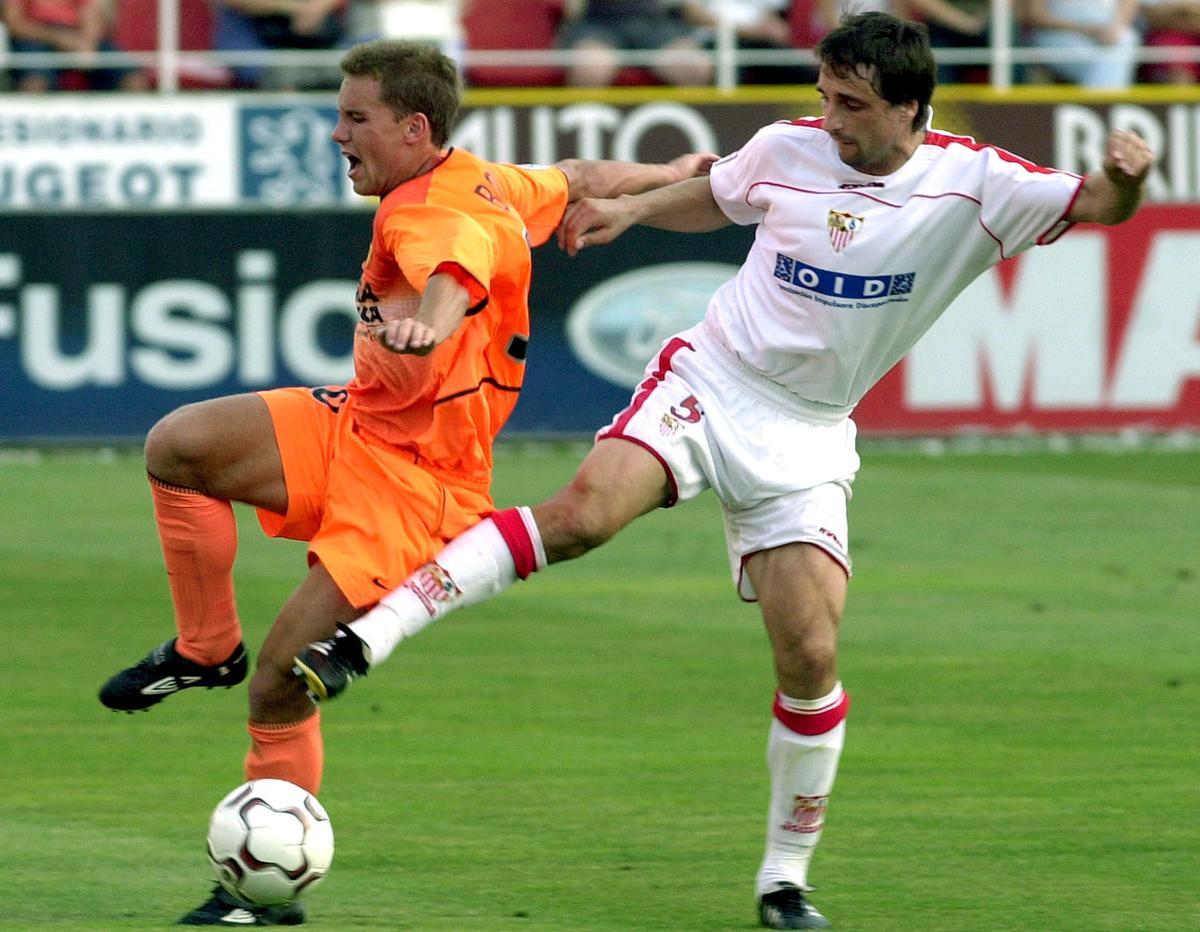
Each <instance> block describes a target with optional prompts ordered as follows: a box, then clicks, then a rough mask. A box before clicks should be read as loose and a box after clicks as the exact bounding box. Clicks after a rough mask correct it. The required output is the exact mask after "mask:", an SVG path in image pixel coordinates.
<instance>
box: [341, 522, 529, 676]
mask: <svg viewBox="0 0 1200 932" xmlns="http://www.w3.org/2000/svg"><path fill="white" fill-rule="evenodd" d="M528 523H531V522H528ZM535 533H536V528H535ZM538 544H539V545H540V540H539V541H538ZM516 579H517V572H516V568H515V567H514V565H513V558H512V554H511V553H510V552H509V549H508V544H506V543H505V542H504V538H503V537H502V536H501V534H500V531H499V530H497V528H496V525H495V524H494V523H493V522H492V520H491V519H490V518H486V519H484V520H483V521H481V522H479V524H476V525H475V526H474V527H472V528H470V529H469V530H467V531H464V532H463V533H462V534H460V535H459V536H458V537H456V538H455V539H454V540H452V541H451V542H450V543H449V544H447V545H446V547H445V549H443V550H442V551H441V552H440V553H439V554H438V555H437V557H436V558H435V560H434V561H433V562H432V563H427V564H425V565H424V566H422V567H421V568H420V569H419V570H417V571H416V572H415V573H413V574H412V575H411V576H409V577H408V579H407V580H405V582H404V584H403V585H402V586H400V587H399V588H397V589H393V590H392V591H391V592H389V593H388V594H387V595H385V596H384V597H383V598H382V599H381V600H380V601H379V604H378V605H376V606H375V607H374V608H373V609H371V610H370V611H369V612H367V613H366V614H365V615H363V616H362V617H361V618H359V619H358V620H356V621H353V622H351V624H350V629H351V630H352V631H353V632H354V633H355V634H356V635H358V636H359V637H360V638H362V640H363V642H364V643H365V644H366V646H367V651H368V653H367V662H368V663H370V664H371V665H372V666H374V665H376V664H379V663H382V662H383V661H384V660H386V659H387V658H388V656H389V655H390V654H391V653H392V651H393V650H395V649H396V646H397V645H398V644H399V643H400V642H401V641H403V640H404V639H405V638H410V637H412V636H413V635H414V634H416V633H417V632H418V631H421V630H422V629H423V628H424V627H425V626H426V625H428V624H430V623H431V622H433V621H436V620H437V619H438V618H441V617H442V616H443V615H446V614H449V613H450V612H452V611H455V610H456V609H459V608H463V607H465V606H467V605H474V604H475V603H476V602H482V601H484V600H485V599H489V598H491V597H492V596H494V595H497V594H498V593H500V592H503V591H504V590H505V589H507V588H508V587H509V586H511V585H512V584H513V583H514V582H515V581H516Z"/></svg>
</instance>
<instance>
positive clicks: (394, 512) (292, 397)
mask: <svg viewBox="0 0 1200 932" xmlns="http://www.w3.org/2000/svg"><path fill="white" fill-rule="evenodd" d="M342 72H343V75H344V78H343V81H342V86H341V90H340V92H339V94H338V123H337V126H336V128H335V129H334V132H333V139H334V141H335V142H337V143H338V145H339V146H340V147H341V150H342V153H343V155H345V156H346V158H347V160H348V162H349V166H350V168H349V176H350V179H351V181H352V183H353V186H354V190H355V191H356V192H357V193H358V194H362V195H378V196H379V197H380V198H381V200H380V204H379V208H378V210H377V212H376V215H375V220H374V226H373V233H372V239H371V247H370V251H369V252H368V254H367V259H366V261H365V262H364V263H363V267H362V276H361V278H360V280H359V287H358V295H357V307H358V314H359V324H358V327H357V329H356V334H355V351H354V364H355V376H354V378H353V379H352V380H351V381H350V382H349V384H347V385H346V386H344V387H342V386H325V387H319V388H312V389H309V388H281V389H274V390H270V391H264V392H259V393H253V394H242V395H233V396H229V397H224V398H217V399H214V400H210V401H205V402H201V403H199V404H193V405H186V406H184V407H182V408H180V409H178V410H176V411H174V412H172V413H171V414H169V415H167V416H166V417H165V418H163V419H162V420H161V421H160V422H159V423H158V424H156V425H155V426H154V427H153V429H152V430H151V431H150V433H149V435H148V436H147V439H146V465H147V470H148V473H149V477H150V486H151V491H152V495H153V499H154V513H155V519H156V522H157V524H158V529H159V536H160V539H161V542H162V547H163V554H164V559H165V562H166V566H167V573H168V576H169V578H170V586H171V595H172V601H173V603H174V607H175V622H176V627H177V629H178V632H179V636H178V637H177V638H175V639H172V640H170V641H167V642H166V643H165V644H163V645H161V646H160V647H158V648H156V649H155V650H154V651H152V652H151V653H150V654H149V655H148V656H147V657H146V658H145V659H143V660H142V661H141V662H139V663H138V664H136V665H135V666H133V667H130V668H128V669H125V670H122V671H120V672H119V673H117V674H115V675H114V676H113V677H112V678H110V679H109V680H108V682H107V683H105V684H104V686H103V687H102V688H101V691H100V700H101V702H103V703H104V704H105V705H106V706H108V707H109V708H112V709H115V710H120V711H129V712H132V711H137V710H140V709H146V708H149V707H151V706H153V705H155V704H156V703H158V702H160V701H162V699H164V698H165V697H166V696H169V695H172V694H174V693H175V692H178V691H179V690H181V689H185V688H189V687H194V686H207V687H213V686H232V685H235V684H236V683H238V682H241V680H242V679H243V678H244V677H245V674H246V668H247V658H246V650H245V646H244V645H243V643H242V633H241V626H240V623H239V621H238V616H237V611H236V607H235V602H234V594H233V582H232V570H233V561H234V553H235V551H236V547H237V529H236V523H235V520H234V515H233V510H232V507H231V505H230V502H233V501H238V502H244V503H247V504H250V505H253V506H255V507H256V508H257V510H258V515H259V520H260V523H261V524H262V527H263V529H264V531H266V533H267V534H269V535H271V536H275V537H287V538H293V539H299V540H307V541H308V542H309V550H308V563H309V570H308V574H307V576H306V577H305V579H304V580H303V582H301V583H300V585H299V587H298V588H297V589H296V590H295V592H293V594H292V595H291V597H290V598H289V599H288V600H287V602H286V603H285V604H284V606H283V608H282V609H281V610H280V612H279V615H278V616H277V618H276V620H275V623H274V625H273V627H272V628H271V631H270V633H269V634H268V635H267V638H266V640H265V642H264V643H263V646H262V649H261V651H260V653H259V657H258V663H257V668H256V670H255V673H254V676H253V677H252V679H251V681H250V687H249V705H250V721H249V732H250V739H251V740H250V749H249V751H248V753H247V755H246V761H245V775H246V779H248V780H252V779H259V778H263V777H274V778H278V779H283V780H289V781H291V782H292V783H296V784H299V785H300V786H303V787H305V788H306V789H308V790H310V791H312V792H314V793H315V792H317V790H318V789H319V787H320V782H321V773H322V768H323V758H324V752H323V744H322V740H321V734H320V716H319V713H318V712H317V710H316V709H315V707H314V706H313V704H312V703H311V702H310V701H309V699H308V697H307V696H306V695H305V691H304V687H303V685H302V683H301V682H300V681H299V680H297V678H296V677H295V676H293V675H292V672H291V670H292V658H293V656H294V655H295V654H296V653H298V652H299V651H300V649H301V648H302V647H304V645H306V644H308V643H309V642H310V641H315V640H319V639H321V638H327V637H330V636H332V635H333V634H334V633H335V631H336V630H337V628H336V625H337V624H338V623H346V622H349V621H351V620H353V619H355V618H357V617H358V616H359V615H361V614H362V613H363V612H364V611H366V610H367V609H368V608H370V607H371V606H372V605H374V604H375V602H377V601H378V600H379V598H380V596H382V595H384V594H385V593H387V592H388V591H389V590H391V589H393V588H395V587H396V586H398V585H400V584H401V583H402V582H403V581H404V579H405V578H406V577H407V576H408V575H409V574H410V573H412V572H413V571H414V570H415V569H417V568H418V567H419V566H421V565H423V564H425V563H428V562H430V561H431V560H432V558H433V556H434V554H436V553H437V552H438V551H439V550H440V549H441V548H442V547H443V546H444V545H445V544H446V543H447V542H448V541H450V540H451V539H453V538H454V537H455V536H457V535H458V534H460V533H462V532H463V531H465V530H466V529H467V528H468V527H471V526H472V525H474V524H476V523H477V522H478V521H480V520H481V519H482V518H483V517H485V516H487V515H488V514H490V513H491V512H493V511H494V510H495V509H494V506H493V504H492V500H491V497H490V494H489V485H490V481H491V474H492V440H493V438H494V437H495V435H496V433H497V432H498V431H499V430H500V428H501V427H502V426H503V424H504V422H505V420H506V419H507V418H508V416H509V414H510V413H511V411H512V409H513V406H514V404H515V403H516V399H517V393H518V391H519V390H520V387H521V382H522V376H523V370H524V358H525V348H526V345H527V343H528V340H529V335H530V326H529V309H528V304H527V302H528V294H529V283H530V276H531V265H530V247H531V246H536V245H540V244H542V243H544V242H545V241H546V240H547V239H548V238H549V237H550V235H551V234H552V233H553V232H554V230H555V228H556V227H557V225H558V223H559V221H560V220H561V219H562V217H563V214H564V212H565V210H566V208H567V205H568V203H570V202H572V201H575V200H578V199H580V198H583V197H609V196H616V195H617V194H621V193H637V192H640V191H645V190H649V189H651V188H655V187H660V186H662V185H666V184H670V183H672V182H675V181H678V180H682V179H685V178H689V177H692V176H694V175H698V174H704V173H706V172H707V171H708V167H709V165H710V164H711V163H712V162H713V161H714V160H715V156H710V155H701V154H693V155H686V156H681V157H680V158H678V159H675V160H674V161H672V162H670V163H668V164H665V165H642V164H628V163H621V162H605V161H584V160H567V161H564V162H560V163H558V164H557V165H555V166H551V167H547V168H526V167H517V166H514V165H507V164H499V163H494V162H488V161H485V160H483V159H480V158H477V157H475V156H474V155H471V154H469V153H467V152H465V151H463V150H459V149H454V148H448V147H447V139H448V136H449V132H450V128H451V126H452V124H453V121H454V118H455V115H456V113H457V111H458V107H459V102H460V97H461V88H460V84H459V79H458V76H457V72H456V69H455V66H454V63H453V62H452V61H450V60H449V59H448V58H446V57H445V56H444V55H443V54H442V53H441V52H439V51H438V50H437V49H435V48H432V47H429V46H424V45H420V44H417V43H409V42H399V41H384V42H373V43H367V44H365V45H360V46H356V47H355V48H353V49H351V50H350V51H349V52H348V53H347V55H346V56H345V58H344V59H343V61H342ZM385 543H386V546H385V545H384V544H385ZM303 919H304V916H303V909H302V907H301V905H300V904H299V903H292V904H287V905H285V906H281V907H258V906H251V905H250V904H246V903H240V902H238V901H237V900H235V899H233V898H232V897H230V896H229V895H228V894H227V893H225V891H224V890H222V889H221V888H219V887H218V888H217V889H216V890H215V891H214V893H213V895H212V896H211V897H210V899H209V900H208V901H207V902H206V903H204V904H203V905H202V906H201V907H199V908H198V909H196V910H194V911H193V912H191V913H189V914H187V915H186V916H184V917H183V918H182V919H181V920H180V922H181V923H184V924H189V925H220V924H240V925H273V924H289V925H290V924H298V923H299V922H302V921H303Z"/></svg>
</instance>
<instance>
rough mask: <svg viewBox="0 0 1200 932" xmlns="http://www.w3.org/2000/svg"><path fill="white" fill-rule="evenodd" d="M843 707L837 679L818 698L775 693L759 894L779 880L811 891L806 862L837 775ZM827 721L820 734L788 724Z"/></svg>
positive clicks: (842, 738)
mask: <svg viewBox="0 0 1200 932" xmlns="http://www.w3.org/2000/svg"><path fill="white" fill-rule="evenodd" d="M847 705H848V697H847V696H846V695H845V694H844V693H843V691H842V684H841V683H838V684H837V685H836V686H835V687H834V688H833V691H832V692H831V693H830V694H829V695H828V696H823V697H822V698H820V699H792V698H790V697H788V696H784V695H782V694H779V695H777V696H776V705H775V717H774V718H773V719H772V721H771V731H770V735H769V737H768V739H767V767H768V769H769V770H770V774H771V803H770V809H769V811H768V813H767V846H766V853H765V854H764V855H763V862H762V867H760V868H759V871H758V877H757V879H756V881H755V887H756V893H757V895H758V896H762V895H763V894H764V893H769V892H771V891H772V890H775V889H777V888H778V887H779V886H781V885H783V884H792V885H794V886H797V887H799V888H800V889H801V890H807V889H810V888H809V886H808V864H809V861H810V860H811V859H812V855H813V851H814V850H815V849H816V847H817V842H819V841H820V840H821V828H822V826H823V825H824V823H825V808H826V805H827V804H828V802H829V793H830V790H832V789H833V780H834V777H835V776H837V766H838V758H839V757H840V756H841V753H842V744H843V743H844V741H845V737H846V723H845V710H846V706H847ZM781 719H782V720H781ZM830 720H835V721H836V724H835V725H833V727H831V728H829V729H828V730H826V731H824V732H822V733H820V734H801V733H799V732H798V731H796V730H794V727H788V726H789V725H792V726H796V727H803V728H805V730H811V727H810V726H811V724H813V723H816V722H821V721H830ZM785 722H786V723H788V724H785Z"/></svg>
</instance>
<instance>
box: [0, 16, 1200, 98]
mask: <svg viewBox="0 0 1200 932" xmlns="http://www.w3.org/2000/svg"><path fill="white" fill-rule="evenodd" d="M0 4H2V5H3V12H4V15H3V25H4V30H3V31H4V33H5V34H6V36H5V38H6V41H7V45H8V48H9V50H10V51H12V52H74V53H92V52H105V51H108V52H111V51H121V50H123V51H153V50H154V49H155V48H156V46H157V25H156V17H157V0H0ZM179 4H180V47H181V48H182V49H185V50H189V51H205V50H213V51H218V52H259V51H269V50H331V49H339V48H343V47H348V46H350V45H352V44H354V43H356V42H360V41H364V40H367V39H372V38H381V37H389V38H401V37H407V38H419V39H425V40H428V41H431V42H437V43H439V44H441V45H442V46H443V47H444V48H445V50H446V51H447V52H449V53H450V54H452V55H453V54H456V53H459V52H461V51H463V50H478V51H484V50H486V51H497V50H511V49H517V50H523V51H544V50H570V51H571V52H572V53H573V54H572V56H571V62H570V64H568V65H563V66H559V65H557V64H543V63H532V64H516V65H486V66H484V65H480V66H474V65H472V66H470V67H468V68H467V70H466V73H465V75H464V77H465V79H466V82H467V84H468V85H472V84H473V85H488V86H531V85H532V86H537V85H568V86H576V87H608V86H612V85H628V84H672V85H681V86H687V85H706V84H712V83H713V81H714V61H713V55H712V49H713V48H714V46H715V43H716V41H717V40H716V31H717V29H718V26H719V24H720V23H724V22H728V23H729V24H731V26H732V29H733V31H734V35H735V38H736V43H737V46H738V48H739V49H740V50H742V51H744V52H746V53H748V54H749V55H751V56H753V55H754V54H755V53H761V52H763V51H767V52H770V51H773V50H789V49H805V48H811V47H812V46H813V44H814V43H815V42H816V41H818V40H819V39H820V38H821V36H822V35H824V33H825V32H827V31H828V30H829V29H830V28H832V26H833V25H834V24H835V23H836V22H837V20H838V18H839V17H840V16H841V15H842V14H843V13H844V12H846V11H862V10H868V9H876V10H887V11H889V12H892V13H895V14H897V15H901V16H905V17H907V18H910V19H916V20H921V21H923V22H924V23H925V24H926V25H927V27H928V29H929V33H930V39H931V41H932V44H933V45H934V47H935V49H952V50H963V49H966V50H972V49H973V50H981V49H984V48H986V47H987V46H989V45H990V43H991V36H990V34H989V32H990V26H991V19H992V14H991V3H990V2H989V0H179ZM1013 6H1014V13H1015V15H1014V35H1013V36H1011V37H1010V40H1011V42H1012V44H1014V45H1016V46H1031V47H1034V48H1038V49H1049V50H1064V55H1063V60H1062V61H1060V62H1055V63H1053V64H1039V65H1027V66H1022V67H1021V68H1019V69H1018V72H1017V79H1018V81H1021V82H1025V83H1055V82H1057V83H1066V84H1076V85H1080V86H1084V87H1092V88H1122V87H1128V86H1130V85H1132V84H1134V83H1139V82H1152V83H1175V84H1196V83H1198V79H1200V63H1198V62H1195V61H1190V62H1189V61H1186V60H1178V61H1166V62H1148V63H1141V64H1139V57H1140V52H1141V49H1142V48H1143V47H1155V46H1173V47H1174V46H1200V0H1014V2H1013ZM623 53H641V56H642V58H641V59H639V64H637V65H630V64H628V63H627V62H626V61H623V60H622V58H621V56H622V54H623ZM769 58H770V56H761V55H760V56H759V59H760V61H757V62H751V63H748V64H744V65H742V66H741V67H740V68H739V71H738V81H739V83H742V84H781V83H783V84H794V83H808V82H811V81H812V80H813V79H814V77H815V74H814V72H813V71H812V69H810V68H807V67H805V66H803V65H796V64H792V63H780V62H778V61H771V60H769ZM763 59H766V60H763ZM7 78H8V88H9V89H10V90H17V91H29V92H40V91H47V90H55V89H84V88H91V89H97V90H129V91H144V90H147V89H150V88H151V87H153V85H154V74H153V72H152V70H149V69H145V68H136V67H130V66H122V67H116V68H109V67H105V68H94V69H89V68H78V69H73V68H54V67H47V66H39V67H27V68H19V69H10V70H9V72H8V76H7ZM182 79H183V84H184V86H190V87H228V88H259V89H273V90H305V89H314V88H327V87H331V86H336V84H337V70H336V68H334V69H332V70H330V69H322V68H313V67H310V66H307V65H285V66H282V67H275V66H271V67H268V66H266V65H264V64H262V63H258V62H252V63H243V62H237V63H233V64H231V65H230V66H228V67H226V66H217V65H208V66H200V67H196V66H193V67H190V68H188V69H186V70H185V71H184V72H183V73H182ZM938 80H939V82H941V83H975V82H983V81H987V80H989V72H988V67H987V66H986V65H985V64H966V63H958V62H947V63H945V64H942V65H941V66H940V67H939V74H938Z"/></svg>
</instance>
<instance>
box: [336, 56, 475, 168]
mask: <svg viewBox="0 0 1200 932" xmlns="http://www.w3.org/2000/svg"><path fill="white" fill-rule="evenodd" d="M342 74H344V75H346V76H348V77H358V76H364V75H365V76H367V77H371V78H375V80H377V81H378V82H379V94H380V97H381V98H382V100H383V102H384V103H385V104H387V105H388V106H389V107H391V108H392V110H394V111H395V113H396V116H397V117H406V116H408V115H409V114H410V113H423V114H425V116H426V117H427V118H428V119H429V129H430V137H431V141H432V142H433V144H434V145H435V146H440V145H444V144H445V142H446V140H447V139H448V138H449V137H450V128H451V127H452V126H453V125H454V120H455V118H456V117H457V116H458V108H459V105H460V104H461V103H462V83H461V82H460V81H459V77H458V69H457V68H455V66H454V62H452V61H451V60H450V59H449V58H447V57H446V56H445V55H443V54H442V52H441V51H440V50H439V49H437V48H436V47H434V46H432V45H425V44H423V43H420V42H407V41H404V40H398V39H384V40H381V41H379V42H365V43H363V44H362V45H356V46H354V48H352V49H350V51H349V52H347V53H346V54H345V56H344V57H343V58H342Z"/></svg>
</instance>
